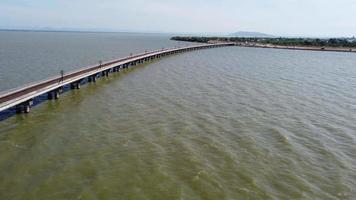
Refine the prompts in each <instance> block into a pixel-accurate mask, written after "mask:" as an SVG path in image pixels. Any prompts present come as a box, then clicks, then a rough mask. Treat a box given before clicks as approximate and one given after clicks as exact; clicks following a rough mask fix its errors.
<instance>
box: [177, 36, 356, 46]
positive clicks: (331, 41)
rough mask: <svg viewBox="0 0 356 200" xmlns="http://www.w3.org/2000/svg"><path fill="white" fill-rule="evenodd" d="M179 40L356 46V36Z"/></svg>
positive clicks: (182, 37) (184, 38)
mask: <svg viewBox="0 0 356 200" xmlns="http://www.w3.org/2000/svg"><path fill="white" fill-rule="evenodd" d="M171 39H172V40H177V41H186V42H199V43H207V42H209V41H221V42H237V43H259V44H272V45H280V46H310V47H348V48H352V47H356V39H355V38H327V39H320V38H244V37H190V36H175V37H172V38H171Z"/></svg>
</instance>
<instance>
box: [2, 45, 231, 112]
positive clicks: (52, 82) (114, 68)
mask: <svg viewBox="0 0 356 200" xmlns="http://www.w3.org/2000/svg"><path fill="white" fill-rule="evenodd" d="M232 45H234V43H218V44H203V45H195V46H188V47H182V48H173V49H166V50H164V49H162V50H158V51H151V52H146V53H143V54H138V55H134V56H130V57H126V58H121V59H117V60H112V61H109V62H106V63H102V64H100V65H96V66H89V67H86V68H83V69H80V70H76V71H73V72H70V73H67V74H63V75H61V76H56V77H53V78H49V79H47V80H44V81H40V82H36V83H32V84H29V85H26V86H24V87H21V88H18V89H14V90H10V91H7V92H4V93H2V94H0V112H1V111H4V110H6V109H9V108H12V107H16V112H17V113H22V112H24V113H28V112H30V108H31V105H32V104H33V99H34V98H35V97H37V96H40V95H43V94H46V93H47V94H48V99H58V98H59V95H60V93H61V92H62V91H63V86H65V85H70V88H71V89H79V88H80V85H81V83H82V81H83V80H84V79H87V81H88V82H96V79H97V77H104V76H108V75H109V73H113V72H118V71H120V70H121V69H125V68H128V67H130V66H135V65H137V64H141V63H144V62H147V61H150V60H153V59H158V58H161V57H164V56H167V55H172V54H177V53H182V52H186V51H192V50H198V49H206V48H214V47H223V46H232Z"/></svg>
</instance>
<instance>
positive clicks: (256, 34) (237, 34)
mask: <svg viewBox="0 0 356 200" xmlns="http://www.w3.org/2000/svg"><path fill="white" fill-rule="evenodd" d="M229 36H231V37H260V38H266V37H268V38H274V37H276V36H274V35H270V34H267V33H260V32H251V31H238V32H235V33H232V34H230V35H229Z"/></svg>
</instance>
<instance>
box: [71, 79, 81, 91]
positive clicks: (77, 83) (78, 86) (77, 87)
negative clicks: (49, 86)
mask: <svg viewBox="0 0 356 200" xmlns="http://www.w3.org/2000/svg"><path fill="white" fill-rule="evenodd" d="M80 82H81V81H77V82H74V83H71V84H70V89H72V90H73V89H77V90H79V89H80Z"/></svg>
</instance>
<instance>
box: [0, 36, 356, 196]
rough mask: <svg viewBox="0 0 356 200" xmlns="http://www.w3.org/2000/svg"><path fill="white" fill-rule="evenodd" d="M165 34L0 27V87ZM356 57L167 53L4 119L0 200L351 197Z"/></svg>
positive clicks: (150, 43)
mask: <svg viewBox="0 0 356 200" xmlns="http://www.w3.org/2000/svg"><path fill="white" fill-rule="evenodd" d="M175 45H177V42H173V41H170V40H169V36H167V35H144V34H115V33H110V34H109V33H102V34H98V33H40V32H0V70H1V71H0V72H1V73H0V91H1V90H6V89H9V88H12V87H17V86H19V85H21V84H25V83H28V82H31V81H35V80H39V79H42V78H46V76H48V75H56V74H57V73H58V71H59V69H65V70H66V71H68V70H72V69H75V68H76V67H80V66H85V65H87V64H91V63H96V62H97V61H98V60H107V59H111V58H117V57H123V56H126V55H129V54H130V52H133V53H138V52H142V51H144V50H145V49H147V50H153V49H157V48H162V47H169V46H171V47H172V46H175ZM355 121H356V54H352V53H334V52H310V51H289V50H277V49H256V48H242V47H226V48H215V49H206V50H199V51H193V52H188V53H183V54H178V55H174V56H169V57H165V58H163V59H161V60H157V61H155V62H151V63H149V64H145V65H140V66H137V67H135V68H132V69H129V70H126V71H122V72H120V73H118V74H114V75H111V76H110V77H109V78H105V79H100V80H98V82H97V83H95V84H87V85H85V86H84V87H82V89H80V90H73V91H69V92H66V93H65V94H63V95H62V96H61V98H60V99H59V100H58V101H46V102H43V103H42V104H40V105H38V106H36V107H34V108H33V109H32V112H31V113H30V114H28V115H15V116H13V117H10V118H7V119H5V120H3V121H0V199H1V200H3V199H4V200H5V199H34V200H35V199H36V200H38V199H187V200H190V199H212V200H216V199H355V196H356V190H355V188H356V156H355V155H356V123H355Z"/></svg>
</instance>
